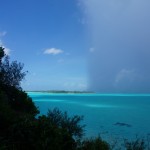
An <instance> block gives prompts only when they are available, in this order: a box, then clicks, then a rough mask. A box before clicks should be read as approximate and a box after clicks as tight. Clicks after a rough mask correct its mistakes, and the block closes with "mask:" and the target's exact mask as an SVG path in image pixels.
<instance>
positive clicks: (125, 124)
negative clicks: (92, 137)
mask: <svg viewBox="0 0 150 150" xmlns="http://www.w3.org/2000/svg"><path fill="white" fill-rule="evenodd" d="M114 125H115V126H121V127H123V126H124V127H132V126H131V125H130V124H127V123H123V122H116V123H115V124H114Z"/></svg>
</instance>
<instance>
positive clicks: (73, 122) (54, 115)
mask: <svg viewBox="0 0 150 150" xmlns="http://www.w3.org/2000/svg"><path fill="white" fill-rule="evenodd" d="M48 119H49V120H50V121H51V123H52V124H53V125H55V126H58V127H60V128H62V129H65V130H67V132H68V133H69V134H70V135H71V136H73V137H75V138H77V139H78V138H81V137H82V136H83V128H84V125H81V124H80V121H81V120H83V116H77V115H75V116H73V117H68V114H67V112H62V111H60V110H59V109H57V108H54V109H53V110H52V111H50V110H49V111H48Z"/></svg>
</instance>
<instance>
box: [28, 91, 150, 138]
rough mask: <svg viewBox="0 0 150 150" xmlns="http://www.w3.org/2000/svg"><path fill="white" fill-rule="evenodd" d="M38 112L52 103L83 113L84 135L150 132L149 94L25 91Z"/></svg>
mask: <svg viewBox="0 0 150 150" xmlns="http://www.w3.org/2000/svg"><path fill="white" fill-rule="evenodd" d="M28 95H29V96H30V97H31V98H32V99H33V101H34V102H35V104H36V106H38V107H39V110H40V112H41V114H47V111H48V109H53V108H55V107H57V108H59V109H60V110H62V111H67V112H68V115H69V116H73V115H83V116H84V120H83V121H82V122H81V123H82V124H85V125H86V127H85V137H93V136H97V135H100V136H102V137H104V138H106V139H108V138H109V139H111V138H112V139H114V138H120V139H121V138H122V139H125V138H128V139H130V138H135V137H136V136H138V137H143V136H147V135H150V94H51V93H42V92H28Z"/></svg>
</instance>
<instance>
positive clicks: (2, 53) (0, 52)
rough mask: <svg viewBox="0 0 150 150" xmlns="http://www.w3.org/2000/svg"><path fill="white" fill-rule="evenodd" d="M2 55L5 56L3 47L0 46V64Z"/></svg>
mask: <svg viewBox="0 0 150 150" xmlns="http://www.w3.org/2000/svg"><path fill="white" fill-rule="evenodd" d="M4 56H5V52H4V48H3V47H0V64H1V61H2V58H3V57H4Z"/></svg>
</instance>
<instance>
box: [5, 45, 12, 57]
mask: <svg viewBox="0 0 150 150" xmlns="http://www.w3.org/2000/svg"><path fill="white" fill-rule="evenodd" d="M4 48H5V49H4V51H5V54H6V55H10V51H11V50H10V49H9V48H6V47H4Z"/></svg>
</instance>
